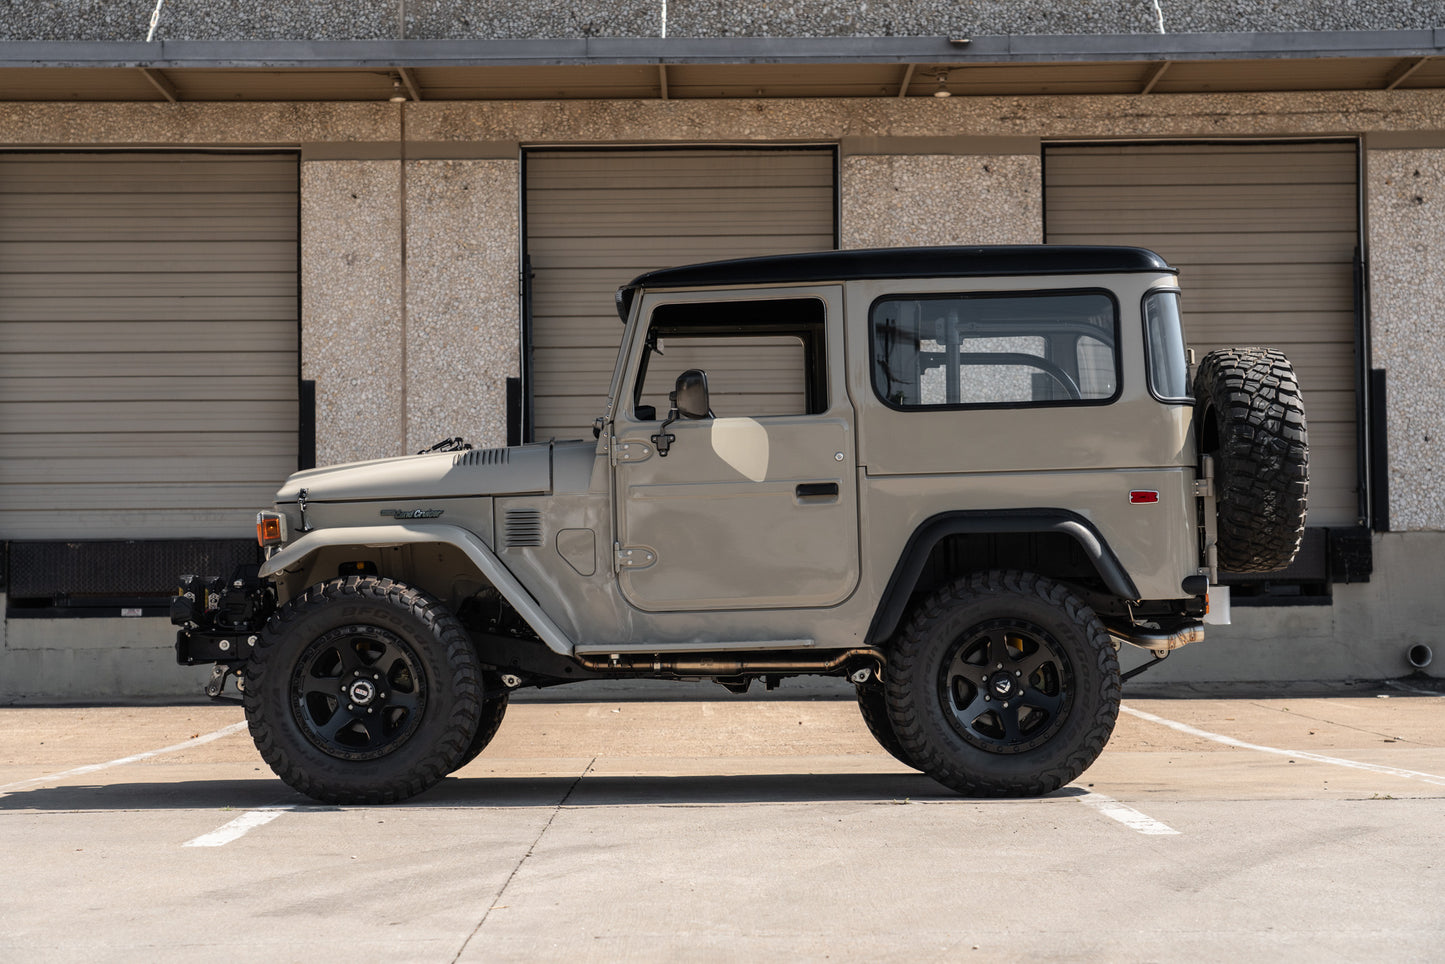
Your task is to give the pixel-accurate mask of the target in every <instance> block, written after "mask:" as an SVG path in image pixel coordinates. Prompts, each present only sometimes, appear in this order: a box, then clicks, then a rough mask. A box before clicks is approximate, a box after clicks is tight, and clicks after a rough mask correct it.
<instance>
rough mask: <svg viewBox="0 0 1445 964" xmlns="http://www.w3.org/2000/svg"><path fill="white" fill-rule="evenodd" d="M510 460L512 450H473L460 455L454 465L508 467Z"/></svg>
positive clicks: (454, 460) (453, 460)
mask: <svg viewBox="0 0 1445 964" xmlns="http://www.w3.org/2000/svg"><path fill="white" fill-rule="evenodd" d="M510 460H511V450H510V449H472V450H471V451H470V452H462V453H460V454H458V455H457V456H456V458H454V459H452V465H506V464H507V462H509V461H510Z"/></svg>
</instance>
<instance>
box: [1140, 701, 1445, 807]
mask: <svg viewBox="0 0 1445 964" xmlns="http://www.w3.org/2000/svg"><path fill="white" fill-rule="evenodd" d="M1119 709H1120V710H1122V711H1124V712H1125V713H1128V714H1129V715H1130V716H1137V717H1139V719H1141V720H1148V721H1149V722H1150V723H1158V724H1159V725H1160V726H1167V727H1169V728H1170V729H1171V730H1178V731H1179V732H1180V733H1188V734H1189V735H1190V736H1197V737H1200V738H1201V739H1205V740H1213V741H1214V742H1215V743H1223V744H1224V745H1225V746H1233V747H1238V748H1239V749H1241V750H1257V751H1258V752H1260V753H1273V754H1274V755H1275V756H1287V757H1290V758H1291V759H1296V760H1312V761H1314V762H1315V763H1329V764H1333V765H1334V766H1337V767H1349V768H1350V769H1352V770H1368V771H1370V772H1371V773H1383V774H1386V775H1388V776H1392V777H1404V778H1406V779H1408V780H1419V781H1421V782H1422V783H1432V784H1434V785H1435V786H1437V787H1445V776H1439V775H1437V774H1434V773H1422V772H1420V771H1419V770H1404V769H1401V768H1400V767H1387V766H1383V765H1381V764H1378V763H1360V762H1359V761H1358V760H1346V759H1344V758H1343V757H1337V756H1325V755H1324V754H1322V753H1310V752H1309V751H1308V750H1286V749H1282V748H1280V747H1277V746H1260V745H1259V744H1258V743H1246V742H1245V741H1243V740H1236V739H1235V738H1234V737H1232V736H1224V735H1223V734H1221V733H1210V732H1209V731H1208V730H1201V729H1199V728H1198V727H1195V726H1190V725H1189V724H1188V723H1178V722H1176V721H1174V720H1166V719H1164V717H1162V716H1155V715H1154V714H1153V713H1145V712H1144V711H1143V710H1136V709H1134V708H1133V707H1132V706H1120V707H1119Z"/></svg>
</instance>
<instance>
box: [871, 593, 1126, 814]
mask: <svg viewBox="0 0 1445 964" xmlns="http://www.w3.org/2000/svg"><path fill="white" fill-rule="evenodd" d="M884 692H885V694H886V696H887V700H888V715H889V719H890V720H891V721H892V723H893V732H894V733H895V734H896V735H897V737H898V740H899V742H900V743H901V744H902V745H903V748H904V750H905V751H906V752H907V753H908V755H909V757H910V758H912V759H913V760H914V761H916V763H915V765H916V766H917V767H918V768H919V769H921V770H922V771H923V772H924V773H927V774H928V775H929V776H931V777H932V778H933V779H935V780H937V781H938V782H939V783H942V784H943V785H944V786H946V787H949V788H950V789H953V790H956V791H958V792H959V793H962V794H965V795H968V796H979V797H1020V796H1037V795H1039V794H1044V793H1049V792H1051V791H1053V790H1057V789H1058V788H1059V787H1061V786H1063V785H1064V784H1066V783H1069V782H1070V781H1071V780H1074V779H1076V778H1077V777H1078V776H1079V774H1081V773H1083V772H1084V770H1086V769H1087V768H1088V767H1089V765H1090V764H1091V763H1093V762H1094V760H1095V759H1096V758H1097V757H1098V755H1099V754H1100V753H1101V752H1102V751H1103V749H1104V744H1105V743H1107V742H1108V741H1109V736H1110V734H1112V733H1113V731H1114V722H1115V720H1116V719H1117V718H1118V715H1119V692H1120V683H1119V661H1118V658H1117V657H1116V655H1115V653H1114V647H1113V644H1112V643H1111V642H1110V640H1109V635H1108V633H1107V632H1106V631H1105V629H1104V626H1103V624H1102V623H1100V622H1099V618H1098V616H1096V615H1095V614H1094V611H1093V610H1091V609H1090V608H1089V607H1088V606H1086V605H1085V604H1084V603H1083V601H1082V600H1080V599H1079V597H1078V596H1076V595H1074V594H1073V593H1072V592H1070V591H1069V590H1068V589H1067V588H1066V587H1064V586H1062V585H1060V584H1058V583H1056V582H1053V581H1052V580H1050V579H1046V578H1044V577H1042V576H1038V575H1035V574H1033V573H1025V572H1013V571H1009V572H1003V571H991V572H982V573H975V574H973V575H970V576H965V577H962V578H960V579H958V580H956V581H954V582H953V583H950V584H949V585H947V586H944V587H943V588H941V589H939V590H938V591H937V592H935V593H934V594H933V595H932V596H930V597H929V598H928V599H927V600H926V601H925V602H924V603H922V604H921V605H920V606H919V607H918V608H917V609H916V610H915V611H914V613H913V614H912V616H911V617H910V619H909V620H908V623H907V624H906V625H905V627H904V629H903V631H902V632H901V633H900V634H899V636H898V639H897V641H896V643H895V645H894V649H893V652H892V654H891V655H890V656H889V660H888V673H887V676H886V677H885V679H884ZM1000 693H1002V694H1005V697H1006V698H1000V697H999V694H1000ZM985 696H988V697H989V699H988V700H985V699H984V697H985ZM1010 721H1012V726H1010Z"/></svg>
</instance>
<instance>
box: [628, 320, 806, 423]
mask: <svg viewBox="0 0 1445 964" xmlns="http://www.w3.org/2000/svg"><path fill="white" fill-rule="evenodd" d="M823 322H824V304H823V302H821V301H818V300H816V299H812V298H807V299H802V298H790V299H780V300H775V301H734V302H707V303H687V304H671V305H660V306H658V307H657V308H656V309H655V310H654V311H653V313H652V319H651V321H650V323H649V326H648V332H647V342H646V348H645V349H644V352H645V355H644V358H643V367H642V371H641V373H640V375H639V377H638V382H637V385H636V387H635V389H634V392H633V402H634V408H633V411H634V414H636V415H638V416H639V417H646V415H647V413H648V411H649V410H650V411H651V412H653V413H655V416H656V417H657V418H659V419H660V418H663V417H665V416H666V414H667V410H668V398H667V396H668V393H669V392H671V391H672V389H673V386H674V384H675V383H676V381H677V376H678V375H679V374H681V373H682V372H684V371H686V370H688V369H690V368H698V369H701V370H703V371H705V372H706V373H707V382H708V394H709V403H710V405H711V408H712V412H713V414H714V415H715V416H717V417H718V418H732V417H743V416H746V417H761V416H769V415H812V414H817V413H820V412H823V411H825V410H826V409H827V408H828V385H827V360H826V355H825V353H824V349H825V346H824V338H823Z"/></svg>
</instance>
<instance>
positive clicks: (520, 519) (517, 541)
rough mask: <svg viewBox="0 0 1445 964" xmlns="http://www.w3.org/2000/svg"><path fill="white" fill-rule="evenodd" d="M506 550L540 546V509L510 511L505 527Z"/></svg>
mask: <svg viewBox="0 0 1445 964" xmlns="http://www.w3.org/2000/svg"><path fill="white" fill-rule="evenodd" d="M505 532H506V539H507V548H508V549H518V548H524V547H527V546H540V545H541V544H542V512H541V510H540V509H512V510H511V511H509V512H508V513H507V521H506V526H505Z"/></svg>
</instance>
